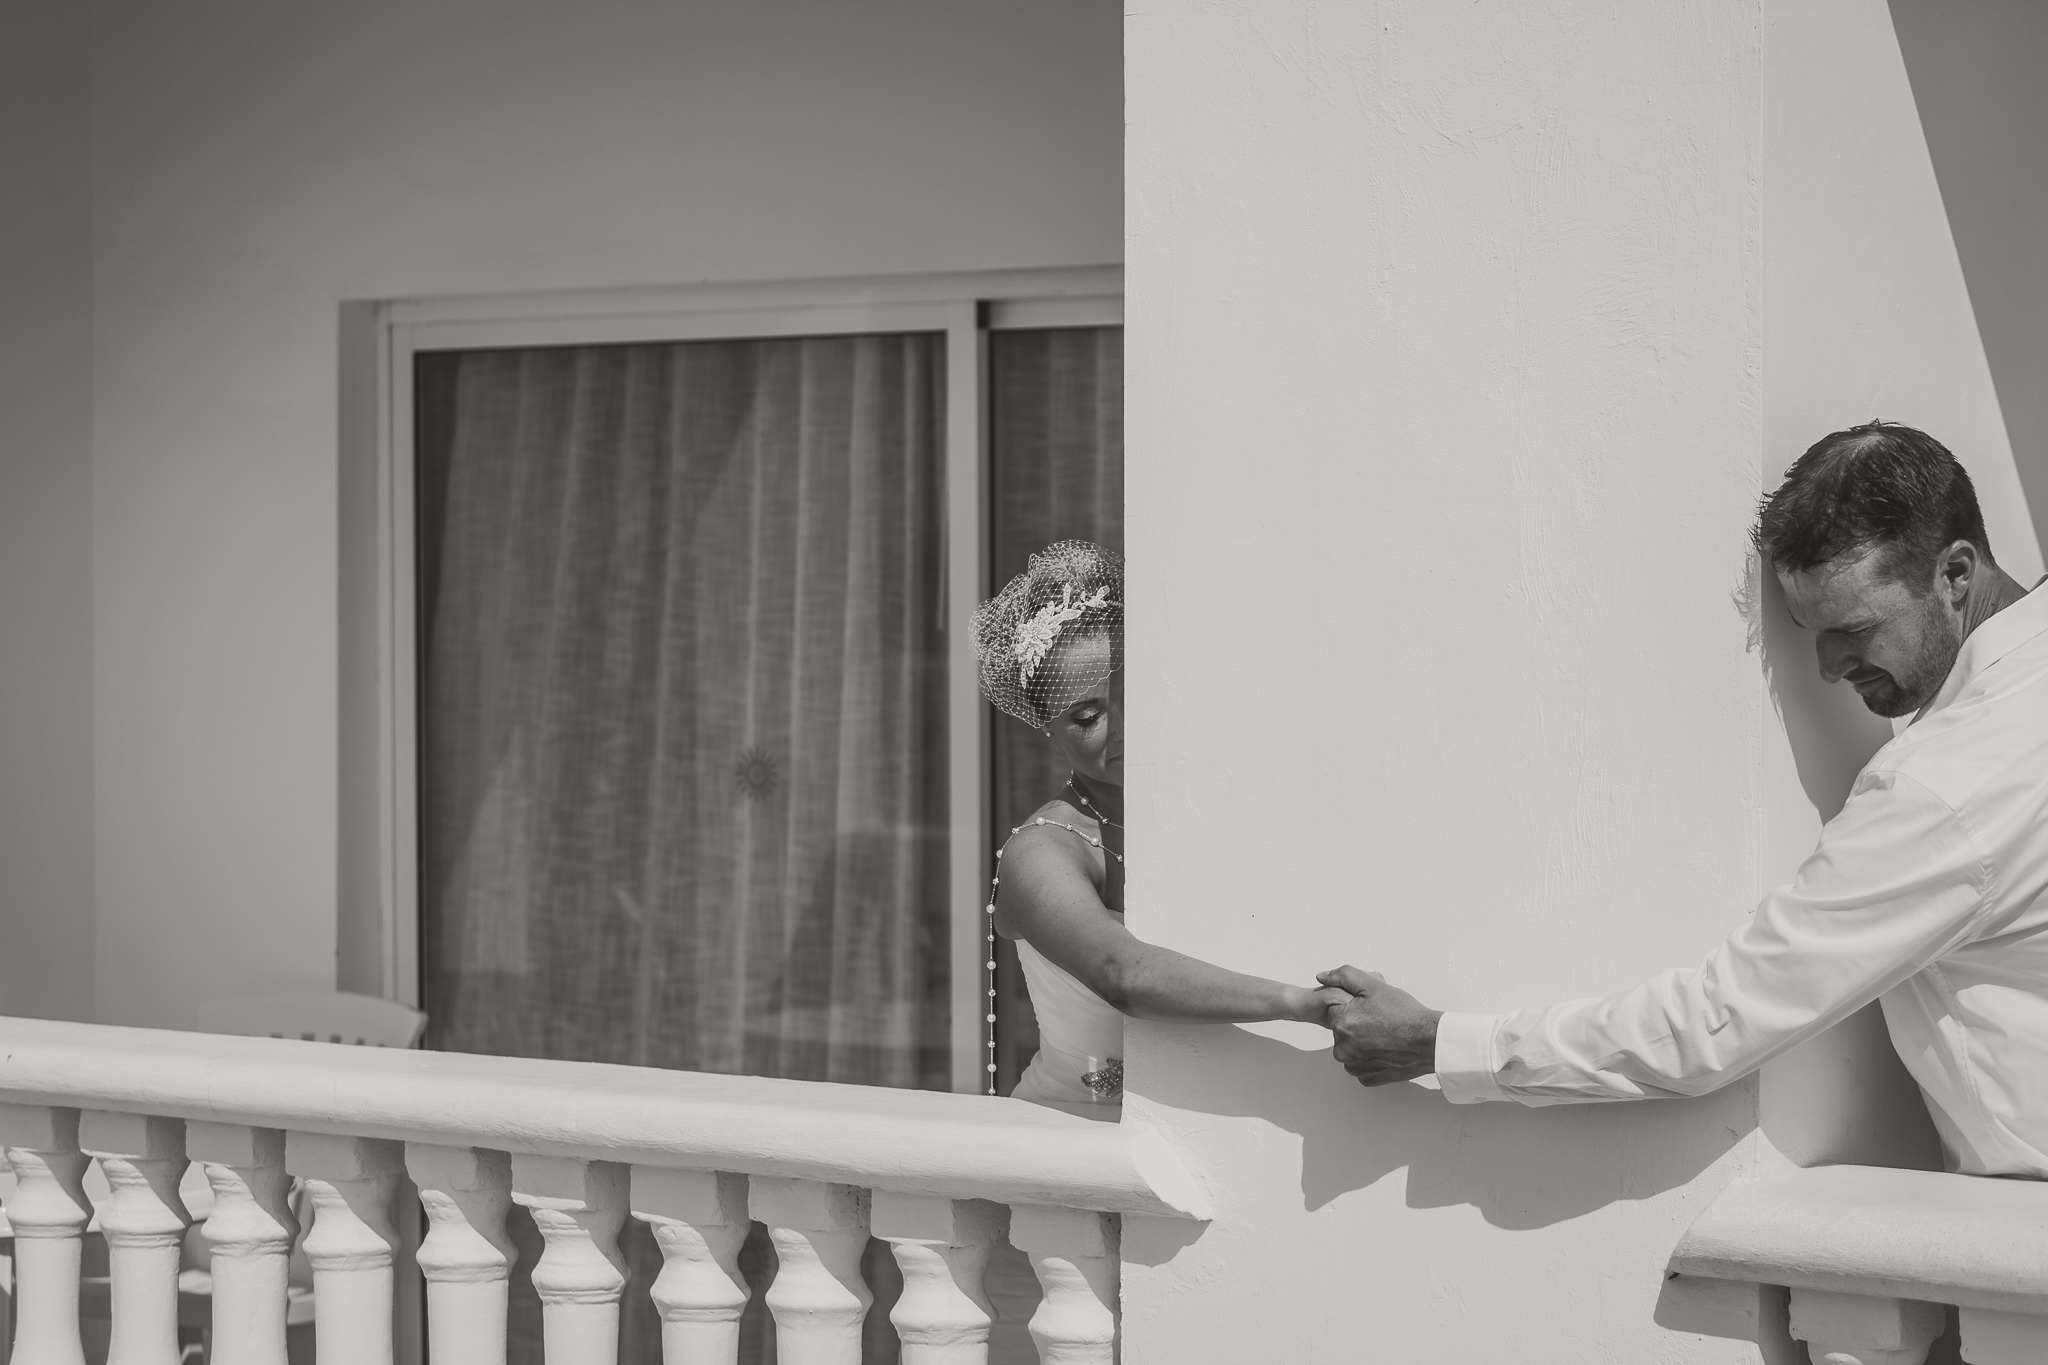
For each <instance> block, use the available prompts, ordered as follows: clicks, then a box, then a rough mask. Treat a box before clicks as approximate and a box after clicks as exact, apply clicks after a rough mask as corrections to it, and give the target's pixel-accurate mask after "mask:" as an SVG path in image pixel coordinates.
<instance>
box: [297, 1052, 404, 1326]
mask: <svg viewBox="0 0 2048 1365" xmlns="http://www.w3.org/2000/svg"><path fill="white" fill-rule="evenodd" d="M316 1046H317V1044H316ZM285 1169H286V1170H288V1171H290V1172H291V1173H292V1174H293V1175H295V1176H297V1177H299V1179H300V1180H301V1181H303V1182H305V1188H306V1198H307V1200H308V1201H309V1202H310V1203H311V1204H312V1206H313V1226H312V1227H311V1228H310V1229H308V1231H307V1233H306V1241H305V1249H306V1259H307V1260H308V1261H310V1262H312V1264H313V1350H314V1353H315V1354H316V1355H318V1356H319V1357H320V1358H321V1359H323V1360H344V1361H347V1362H349V1365H391V1358H392V1336H391V1308H392V1299H393V1288H392V1281H393V1265H394V1262H395V1260H396V1253H397V1248H398V1233H397V1230H396V1229H395V1228H394V1227H393V1226H392V1218H391V1215H392V1200H393V1198H394V1197H395V1196H396V1195H397V1193H398V1178H399V1176H400V1175H401V1174H403V1173H404V1170H405V1155H404V1148H403V1146H402V1145H401V1144H399V1143H396V1142H390V1141H382V1140H379V1139H376V1138H355V1137H336V1136H334V1135H332V1134H328V1133H302V1132H296V1131H292V1132H287V1133H286V1134H285Z"/></svg>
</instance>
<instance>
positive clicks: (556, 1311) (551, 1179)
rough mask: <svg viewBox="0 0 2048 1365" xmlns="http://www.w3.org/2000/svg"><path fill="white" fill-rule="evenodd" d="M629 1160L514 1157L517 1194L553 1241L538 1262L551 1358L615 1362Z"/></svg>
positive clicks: (603, 1364) (570, 1363)
mask: <svg viewBox="0 0 2048 1365" xmlns="http://www.w3.org/2000/svg"><path fill="white" fill-rule="evenodd" d="M627 1187H628V1175H627V1169H626V1167H624V1166H622V1165H620V1164H619V1163H618V1162H615V1161H579V1160H576V1159H574V1158H571V1157H553V1156H528V1155H525V1154H524V1153H514V1154H513V1157H512V1197H513V1198H514V1199H516V1200H518V1201H519V1203H520V1204H522V1205H523V1206H525V1207H526V1208H527V1209H528V1210H529V1211H530V1212H531V1213H532V1214H533V1222H534V1226H535V1227H537V1228H539V1229H540V1235H541V1237H542V1238H543V1239H545V1240H546V1242H547V1248H546V1250H544V1251H543V1252H541V1257H540V1262H539V1264H537V1265H535V1266H534V1268H533V1287H534V1290H535V1292H536V1293H538V1294H539V1295H540V1303H541V1338H542V1342H543V1345H544V1348H545V1350H546V1354H547V1363H548V1365H614V1362H616V1361H617V1360H618V1356H619V1296H620V1295H621V1294H622V1293H624V1292H625V1288H626V1258H625V1257H624V1256H622V1255H620V1254H619V1229H620V1228H621V1227H623V1226H625V1222H626V1203H627V1198H626V1191H627Z"/></svg>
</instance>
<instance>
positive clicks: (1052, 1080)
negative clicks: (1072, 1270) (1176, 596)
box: [974, 540, 1350, 1112]
mask: <svg viewBox="0 0 2048 1365" xmlns="http://www.w3.org/2000/svg"><path fill="white" fill-rule="evenodd" d="M974 632H975V650H976V653H977V655H978V656H979V659H980V665H981V683H982V690H983V691H984V692H985V693H986V694H987V696H988V699H989V700H990V701H991V702H992V703H994V704H995V706H996V707H997V708H998V709H999V710H1001V711H1003V712H1005V713H1006V714H1008V715H1011V716H1015V717H1016V718H1018V719H1019V720H1022V721H1025V722H1026V723H1028V724H1030V725H1032V726H1034V727H1035V728H1037V729H1039V730H1042V731H1044V733H1045V737H1046V741H1047V742H1048V743H1049V744H1051V745H1052V748H1053V752H1054V754H1055V755H1056V756H1057V757H1058V758H1059V759H1060V760H1061V761H1062V762H1064V763H1065V765H1066V766H1067V768H1068V769H1069V771H1070V776H1069V777H1068V779H1067V782H1066V785H1065V786H1064V787H1062V788H1061V789H1060V791H1059V793H1058V795H1056V796H1055V797H1053V799H1052V800H1050V801H1048V802H1047V803H1046V804H1045V805H1043V806H1041V807H1039V808H1038V810H1037V811H1036V812H1034V813H1033V814H1032V815H1031V816H1029V817H1027V818H1026V819H1025V821H1024V823H1023V824H1021V825H1019V826H1018V827H1017V828H1016V829H1015V830H1013V831H1011V834H1010V839H1009V842H1008V843H1007V844H1005V845H1004V847H1003V849H1002V850H1001V851H1000V852H998V853H997V855H996V857H997V859H998V862H997V864H996V867H997V875H996V878H995V884H994V886H993V888H992V890H991V894H990V898H989V905H988V912H989V915H990V921H991V927H992V929H993V930H994V932H996V933H1000V934H1001V935H1003V936H1004V937H1005V938H1009V939H1014V940H1016V942H1017V956H1018V959H1019V960H1020V961H1021V962H1022V963H1023V967H1024V980H1025V984H1026V985H1027V986H1028V987H1029V989H1030V992H1031V1003H1032V1007H1033V1008H1034V1009H1035V1010H1036V1012H1037V1014H1038V1031H1039V1048H1038V1055H1037V1056H1035V1057H1034V1058H1032V1060H1031V1064H1030V1066H1028V1067H1027V1068H1025V1071H1024V1075H1023V1078H1022V1079H1021V1080H1020V1081H1019V1082H1018V1083H1017V1089H1016V1091H1015V1094H1016V1095H1017V1097H1018V1098H1020V1099H1028V1100H1033V1101H1035V1102H1037V1103H1040V1104H1050V1105H1054V1106H1057V1107H1062V1108H1065V1107H1071V1106H1088V1107H1090V1108H1092V1107H1094V1106H1098V1105H1102V1104H1113V1103H1115V1102H1117V1101H1118V1100H1120V1099H1121V1098H1122V1095H1123V1052H1124V1041H1123V1040H1124V1017H1125V1016H1126V1015H1128V1016H1130V1017H1131V1018H1133V1019H1185V1020H1204V1021H1214V1022H1244V1021H1251V1020H1257V1019H1299V1020H1304V1021H1306V1022H1309V1023H1315V1024H1320V1023H1322V1022H1323V1016H1324V1012H1325V1011H1326V1010H1327V1009H1328V1008H1329V1007H1330V1006H1331V1005H1333V1004H1338V1003H1341V1002H1343V1001H1345V1000H1348V999H1349V998H1350V994H1349V992H1347V991H1342V990H1338V989H1336V988H1334V987H1322V988H1316V987H1308V986H1288V985H1283V984H1282V983H1280V982H1278V981H1268V980H1266V979H1264V978H1263V977H1257V976H1246V975H1244V974H1243V973H1242V972H1233V971H1230V970H1229V969H1227V968H1224V967H1217V966H1213V965H1211V964H1210V963H1207V962H1203V961H1200V960H1199V959H1197V958H1192V957H1188V956H1187V955H1186V954H1184V953H1177V952H1175V951H1173V950H1172V949H1171V948H1162V947H1159V946H1157V945H1155V944H1150V943H1146V942H1144V941H1143V940H1141V939H1139V938H1136V937H1134V936H1133V935H1132V934H1131V932H1130V930H1128V929H1126V928H1124V852H1123V845H1124V838H1123V835H1124V827H1123V819H1124V787H1123V782H1124V736H1123V707H1124V683H1123V672H1122V669H1123V657H1124V574H1123V558H1122V556H1120V555H1118V554H1116V553H1114V552H1113V551H1110V550H1105V549H1103V548H1101V547H1100V546H1097V545H1091V544H1089V543H1087V542H1086V541H1078V540H1066V541H1061V542H1059V543H1058V544H1056V545H1050V546H1047V547H1046V548H1045V549H1044V550H1042V551H1040V552H1039V553H1037V554H1035V555H1032V556H1031V560H1030V567H1028V568H1027V569H1026V570H1025V571H1024V572H1023V573H1021V574H1019V575H1018V576H1017V577H1016V578H1014V579H1012V580H1011V581H1010V583H1009V585H1008V586H1007V587H1005V588H1004V589H1003V590H1002V591H1001V592H1000V593H998V594H996V596H995V597H993V598H991V599H990V600H989V601H987V602H985V603H983V604H982V607H981V610H980V611H978V612H977V613H975V618H974ZM991 947H993V943H991ZM991 1080H993V1077H991ZM1098 1112H1099V1111H1098Z"/></svg>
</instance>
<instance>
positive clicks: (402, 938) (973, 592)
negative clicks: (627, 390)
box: [337, 265, 1123, 1094]
mask: <svg viewBox="0 0 2048 1365" xmlns="http://www.w3.org/2000/svg"><path fill="white" fill-rule="evenodd" d="M371 320H372V325H373V329H374V344H375V352H376V354H375V358H374V374H375V418H374V428H373V429H374V434H375V449H374V453H373V458H374V461H375V463H374V482H375V523H376V549H375V561H376V562H375V570H374V573H373V574H372V575H371V576H372V577H373V578H374V601H373V602H371V603H369V604H355V605H356V606H357V607H358V614H362V615H366V616H370V617H373V618H374V636H375V659H374V661H365V662H366V663H369V664H370V668H371V669H372V670H373V671H374V678H375V685H374V690H375V702H374V707H373V708H370V707H365V708H363V710H364V712H365V713H366V714H374V722H373V724H372V725H371V727H369V728H372V729H374V734H373V735H360V734H356V735H352V734H350V733H349V729H350V727H349V725H348V724H347V722H346V719H345V721H344V727H343V729H344V733H343V735H342V736H341V739H342V744H343V747H344V749H348V748H350V747H352V746H353V747H356V748H362V747H365V746H366V745H367V746H369V747H373V748H374V755H373V756H371V757H370V758H369V761H368V762H367V763H366V764H365V766H366V767H367V768H368V769H369V771H370V772H371V773H372V774H373V777H372V779H371V780H370V781H369V782H368V783H367V784H364V785H366V786H367V787H368V788H369V789H370V791H371V794H372V795H373V796H374V805H375V809H374V810H360V811H352V810H350V809H348V807H349V805H350V804H351V803H350V793H349V790H348V784H344V790H343V793H342V806H343V809H342V810H341V812H340V814H341V820H342V823H343V826H344V830H346V828H347V827H348V826H349V825H350V824H351V822H352V821H353V823H354V824H355V826H356V827H357V828H364V829H367V830H369V831H371V835H370V837H368V838H364V839H358V840H350V839H348V838H346V837H344V838H343V840H342V848H341V854H340V856H341V860H342V863H343V864H344V865H343V866H342V868H341V869H340V871H341V872H342V879H343V882H344V884H345V885H353V886H357V887H361V888H364V891H363V894H361V895H359V896H354V897H351V896H346V895H345V896H344V897H343V898H342V902H341V909H340V914H341V917H342V923H341V924H339V925H338V926H337V930H338V933H339V935H340V936H341V938H342V939H343V940H344V941H349V940H350V939H351V936H353V939H354V941H356V942H362V943H365V944H366V947H367V952H366V953H365V954H364V955H365V956H374V959H375V964H376V965H375V976H376V978H377V979H376V981H375V983H374V986H375V989H376V990H377V993H379V994H382V995H384V996H386V997H387V998H390V999H394V1000H400V1001H403V1002H404V1003H406V1004H408V1005H414V1006H417V1005H418V1003H419V997H420V962H419V930H420V923H419V801H418V792H419V750H418V733H419V732H418V727H419V716H418V694H417V677H418V671H417V670H418V660H417V644H416V639H417V637H416V634H415V631H416V627H417V605H416V598H415V584H416V581H417V579H416V575H417V565H416V554H417V530H416V525H415V520H414V505H413V503H414V496H413V490H414V449H413V441H414V407H413V401H414V395H413V366H414V358H415V356H416V355H417V354H418V353H420V352H422V351H444V350H481V349H494V348H524V347H536V346H589V345H612V344H622V343H634V342H664V341H711V340H739V339H746V338H758V337H788V336H832V335H847V334H862V333H876V332H938V333H943V334H944V335H945V337H946V429H945V465H944V474H945V525H944V531H943V534H944V535H945V543H946V570H945V580H944V588H943V591H944V601H945V608H944V611H945V621H946V635H947V644H946V665H947V675H946V676H947V740H948V769H949V771H948V784H949V785H948V790H949V792H950V793H951V794H952V799H951V800H950V801H949V803H948V804H949V810H948V822H949V825H950V839H949V848H950V850H951V862H950V872H949V874H948V883H947V897H948V900H947V905H948V923H949V926H950V928H951V930H952V934H951V945H950V952H949V968H950V974H949V983H950V1018H951V1044H952V1048H951V1050H952V1059H951V1060H952V1065H951V1078H952V1088H953V1089H954V1090H955V1091H958V1092H961V1093H966V1094H979V1093H981V1092H982V1091H983V1090H984V1089H985V1088H986V1086H987V1077H986V1072H985V1065H986V1062H985V1047H984V1038H985V1035H984V1028H985V1022H984V1021H985V1016H986V1013H987V1009H988V1002H987V1000H986V998H985V994H984V992H985V990H986V987H985V985H984V984H983V982H984V974H985V969H984V967H983V963H984V962H985V961H986V956H985V953H986V937H985V935H986V925H985V922H984V917H983V912H982V907H983V905H984V903H985V901H986V893H987V890H988V885H987V878H988V876H989V866H990V864H991V862H992V853H991V849H990V846H989V827H988V823H989V819H990V796H991V791H990V780H991V779H990V772H991V749H990V746H991V743H992V739H991V728H990V727H991V723H992V722H991V715H990V711H989V708H988V706H987V705H986V704H984V703H983V702H982V700H981V697H980V693H979V689H978V688H977V686H976V685H975V681H974V680H975V677H976V668H975V659H974V647H973V632H972V629H971V623H972V620H973V615H974V609H975V607H976V606H977V605H979V603H980V602H981V601H982V599H983V598H985V597H986V596H987V595H988V591H989V584H988V560H989V550H988V532H989V523H990V479H989V449H988V445H989V405H988V397H987V395H988V388H989V372H988V333H989V332H990V331H991V330H1004V329H1026V328H1046V327H1089V326H1121V325H1122V323H1123V269H1122V267H1121V266H1114V265H1109V266H1090V267H1081V268H1074V269H1055V270H1017V271H1000V272H977V273H971V274H950V275H918V276H907V275H906V276H886V277H875V278H865V279H839V280H798V281H778V282H771V283H750V284H726V285H702V286H692V287H683V288H670V289H624V290H590V291H577V292H563V293H549V294H525V295H492V296H479V297H464V298H451V299H409V300H392V301H387V302H383V303H379V304H376V305H374V308H373V310H372V314H371ZM365 359H367V357H365ZM347 360H348V357H347V354H346V346H345V350H344V356H343V361H344V370H345V371H346V369H347ZM344 387H345V388H346V387H347V386H346V385H345V386H344ZM343 401H344V407H345V408H346V406H347V402H348V394H347V393H346V392H345V393H344V395H343ZM345 425H346V423H345ZM346 444H347V442H346V439H345V440H344V445H345V446H346ZM365 453H366V454H367V453H370V452H365ZM343 455H344V459H345V460H346V458H347V456H348V451H347V450H346V449H344V451H343ZM346 540H347V537H346V536H344V541H345V543H346ZM346 580H347V575H346V573H344V584H345V585H346ZM344 596H345V597H346V586H345V587H344ZM350 605H351V604H349V603H348V602H347V601H344V603H343V607H344V616H345V618H346V617H347V616H348V615H349V607H350ZM344 652H346V651H344ZM343 672H344V675H345V676H344V688H345V689H346V686H347V681H348V679H347V676H346V675H348V674H349V672H350V670H348V669H347V668H346V667H344V670H343ZM348 714H349V708H347V707H346V706H345V707H344V716H345V718H346V716H347V715H348ZM359 728H360V727H359ZM358 804H360V803H358ZM352 861H353V862H356V863H360V864H362V865H361V866H349V865H348V864H350V863H351V862H352ZM344 984H345V985H346V984H348V983H347V982H344ZM363 984H365V985H368V984H371V983H363Z"/></svg>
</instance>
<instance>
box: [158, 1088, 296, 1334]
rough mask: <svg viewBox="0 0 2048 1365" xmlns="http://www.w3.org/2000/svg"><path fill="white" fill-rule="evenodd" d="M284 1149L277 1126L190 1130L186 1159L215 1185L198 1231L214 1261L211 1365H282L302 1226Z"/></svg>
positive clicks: (214, 1126)
mask: <svg viewBox="0 0 2048 1365" xmlns="http://www.w3.org/2000/svg"><path fill="white" fill-rule="evenodd" d="M284 1149H285V1144H284V1133H283V1132H282V1131H281V1130H279V1129H276V1128H248V1127H244V1126H243V1125H241V1124H236V1123H191V1124H187V1125H186V1128H185V1154H186V1155H187V1156H189V1157H191V1158H192V1160H194V1161H197V1162H200V1163H202V1164H203V1165H204V1166H205V1168H206V1181H207V1183H208V1184H209V1185H211V1186H212V1187H213V1198H214V1204H213V1212H212V1213H211V1214H209V1215H208V1216H207V1219H206V1221H205V1222H204V1223H203V1224H201V1225H200V1228H199V1235H200V1236H201V1237H203V1238H205V1239H206V1244H207V1246H208V1248H209V1249H210V1250H211V1251H212V1257H213V1259H212V1262H211V1265H212V1271H213V1296H212V1297H213V1305H212V1307H213V1335H212V1342H211V1345H210V1346H209V1348H208V1359H209V1360H211V1361H212V1363H213V1365H285V1295H286V1292H287V1290H288V1288H289V1285H290V1280H291V1259H292V1241H293V1240H294V1239H295V1238H296V1237H297V1236H298V1235H299V1222H298V1219H297V1218H295V1217H293V1216H292V1203H291V1177H290V1176H288V1175H286V1174H285V1169H284V1163H285V1150H284Z"/></svg>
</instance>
